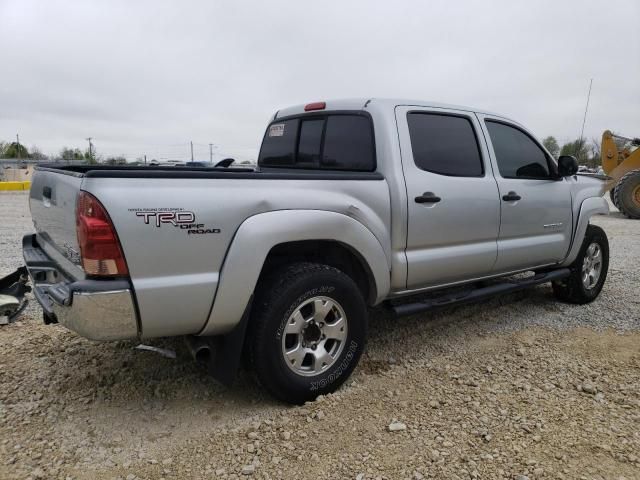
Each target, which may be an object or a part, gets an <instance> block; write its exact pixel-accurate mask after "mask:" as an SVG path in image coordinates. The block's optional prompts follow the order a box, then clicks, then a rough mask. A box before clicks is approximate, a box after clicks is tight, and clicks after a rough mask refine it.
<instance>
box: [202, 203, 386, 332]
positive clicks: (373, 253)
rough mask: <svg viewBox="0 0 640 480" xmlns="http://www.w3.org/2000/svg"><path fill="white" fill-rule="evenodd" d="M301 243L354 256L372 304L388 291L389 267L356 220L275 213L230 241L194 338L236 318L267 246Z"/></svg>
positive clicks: (251, 221) (223, 328)
mask: <svg viewBox="0 0 640 480" xmlns="http://www.w3.org/2000/svg"><path fill="white" fill-rule="evenodd" d="M303 240H334V241H337V242H341V243H343V244H345V245H347V246H349V247H351V248H352V249H353V250H355V251H356V252H358V254H359V255H360V256H361V257H362V259H363V260H364V261H365V262H366V263H367V265H368V267H369V270H370V272H371V274H372V276H373V283H374V285H375V287H376V294H375V302H374V303H378V302H380V301H382V299H384V298H385V297H386V296H387V294H388V292H389V289H390V270H391V269H390V263H389V259H388V258H387V256H386V255H385V253H384V248H383V247H382V245H381V244H380V242H379V241H378V239H377V238H376V237H375V235H374V234H373V233H372V232H371V230H369V229H368V228H367V227H365V226H364V225H363V224H362V223H361V222H359V221H358V220H355V219H354V218H351V217H349V216H347V215H343V214H341V213H336V212H330V211H325V210H278V211H274V212H267V213H261V214H257V215H254V216H252V217H249V218H248V219H246V220H245V221H244V222H243V223H242V224H241V225H240V227H238V230H237V231H236V234H235V236H234V237H233V240H232V242H231V245H230V247H229V250H228V251H227V256H226V258H225V261H224V264H223V266H222V269H221V272H220V281H219V283H218V288H217V291H216V294H215V298H214V301H213V307H212V309H211V312H210V314H209V318H208V320H207V323H206V325H205V326H204V328H203V329H202V330H201V331H200V333H198V335H202V336H205V335H219V334H224V333H227V332H229V331H230V330H231V329H232V328H233V327H234V326H235V325H236V324H237V323H238V322H239V321H240V319H241V318H242V315H243V312H244V310H245V308H246V306H247V304H248V302H249V300H250V298H251V296H252V295H253V291H254V289H255V287H256V284H257V281H258V277H259V276H260V272H261V271H262V267H263V265H264V262H265V260H266V258H267V255H268V254H269V252H270V251H271V249H272V248H273V247H275V246H276V245H278V244H281V243H286V242H295V241H303Z"/></svg>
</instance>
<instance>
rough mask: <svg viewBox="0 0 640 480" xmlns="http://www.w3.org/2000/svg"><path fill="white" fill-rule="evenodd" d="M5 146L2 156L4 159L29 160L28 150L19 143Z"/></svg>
mask: <svg viewBox="0 0 640 480" xmlns="http://www.w3.org/2000/svg"><path fill="white" fill-rule="evenodd" d="M5 145H6V147H5V148H4V152H3V155H2V156H3V157H4V158H29V150H27V149H26V148H25V146H24V145H22V144H21V143H18V142H13V143H9V144H5Z"/></svg>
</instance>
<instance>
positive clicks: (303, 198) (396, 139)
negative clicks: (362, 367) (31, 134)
mask: <svg viewBox="0 0 640 480" xmlns="http://www.w3.org/2000/svg"><path fill="white" fill-rule="evenodd" d="M576 172H577V163H576V161H575V159H574V158H573V157H561V158H560V159H559V160H558V161H557V162H556V161H555V160H554V158H553V157H552V156H551V155H550V154H549V153H548V152H547V151H546V150H545V149H544V147H543V146H542V145H541V144H540V142H538V141H537V140H536V139H535V137H534V136H533V135H532V134H531V133H529V132H528V131H527V130H526V129H525V128H524V127H523V126H522V125H519V124H518V123H516V122H514V121H512V120H509V119H507V118H505V117H503V116H500V115H496V114H492V113H488V112H484V111H480V110H477V109H473V108H467V107H459V106H450V105H441V104H436V103H432V102H423V101H401V100H386V99H355V100H340V101H328V102H316V103H310V104H307V105H300V106H295V107H291V108H287V109H284V110H280V111H278V112H276V114H275V115H274V116H273V118H272V119H271V121H270V122H269V125H268V126H267V129H266V132H265V135H264V139H263V142H262V147H261V149H260V154H259V159H258V167H257V168H256V169H240V168H190V167H162V166H159V167H153V168H151V167H112V166H81V167H78V166H61V165H50V166H42V167H39V168H37V170H36V173H35V175H34V178H33V183H32V187H31V193H30V206H31V214H32V216H33V222H34V226H35V230H36V233H35V234H34V235H28V236H26V237H25V238H24V245H23V251H24V259H25V262H26V266H27V269H28V272H29V276H30V278H31V281H32V284H33V291H34V294H35V296H36V298H37V299H38V301H39V302H40V303H41V305H42V307H43V310H44V320H45V322H46V323H61V324H63V325H64V326H66V327H67V328H69V329H71V330H73V331H75V332H77V333H78V334H80V335H82V336H84V337H86V338H89V339H93V340H116V339H135V338H152V337H166V336H186V338H187V339H188V344H189V345H190V349H191V351H192V353H193V355H194V357H195V358H196V359H197V360H198V361H200V362H202V363H204V364H206V365H207V366H208V368H209V370H210V372H211V373H212V374H213V375H214V376H215V377H216V378H218V379H220V380H221V381H223V382H229V381H231V379H232V378H233V377H234V375H235V373H236V370H237V368H238V365H239V363H240V362H241V358H245V359H246V360H248V365H249V367H250V368H251V369H252V370H253V372H254V373H255V374H256V377H257V379H258V381H259V382H260V383H261V384H262V385H263V386H264V387H265V388H266V389H267V390H268V391H269V392H271V393H272V394H273V395H275V396H276V397H278V398H280V399H282V400H285V401H289V402H294V403H299V402H303V401H306V400H309V399H312V398H314V397H315V396H317V395H319V394H326V393H329V392H332V391H334V390H335V389H336V388H338V386H339V385H340V384H341V383H342V382H344V381H345V379H346V378H347V377H348V376H349V375H350V373H351V372H352V371H353V369H354V368H355V366H356V364H357V363H358V359H359V357H360V355H361V354H362V352H363V349H364V348H365V343H366V339H367V315H368V313H367V309H368V307H369V306H374V305H378V304H383V305H385V306H387V307H388V308H389V309H391V310H392V311H393V312H394V313H395V314H397V315H407V314H414V313H418V312H422V311H425V310H428V309H430V308H434V307H440V306H444V305H451V304H454V303H459V302H467V301H472V300H476V299H480V298H484V297H486V296H489V295H494V294H498V293H502V292H509V291H513V290H517V289H521V288H525V287H529V286H532V285H537V284H541V283H545V282H552V286H553V292H554V293H555V295H556V297H557V298H558V299H560V300H562V301H568V302H573V303H579V304H581V303H587V302H590V301H592V300H594V299H595V298H596V297H597V296H598V294H599V293H600V290H601V289H602V286H603V283H604V281H605V278H606V275H607V268H608V261H609V247H608V242H607V237H606V235H605V233H604V231H603V230H602V229H600V228H598V227H597V226H593V225H590V224H589V219H590V218H591V216H593V215H594V214H606V213H608V206H607V203H606V202H605V200H604V199H603V198H602V194H603V188H604V186H605V181H604V180H603V179H599V178H594V177H584V176H577V175H576ZM526 272H529V273H528V274H527V273H526ZM516 274H518V275H516Z"/></svg>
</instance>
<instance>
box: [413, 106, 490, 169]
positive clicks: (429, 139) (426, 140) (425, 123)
mask: <svg viewBox="0 0 640 480" xmlns="http://www.w3.org/2000/svg"><path fill="white" fill-rule="evenodd" d="M407 122H408V124H409V135H410V137H411V149H412V151H413V160H414V162H415V164H416V166H417V167H418V168H419V169H421V170H426V171H427V172H433V173H437V174H440V175H449V176H454V177H481V176H482V175H483V174H484V170H483V165H482V157H481V156H480V148H479V147H478V140H477V138H476V134H475V132H474V129H473V125H472V123H471V121H470V120H469V119H468V118H467V117H463V116H459V115H446V114H440V113H422V112H409V113H408V114H407Z"/></svg>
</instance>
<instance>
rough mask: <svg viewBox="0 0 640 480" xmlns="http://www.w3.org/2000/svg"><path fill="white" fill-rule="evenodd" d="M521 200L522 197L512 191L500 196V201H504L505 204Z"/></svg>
mask: <svg viewBox="0 0 640 480" xmlns="http://www.w3.org/2000/svg"><path fill="white" fill-rule="evenodd" d="M521 199H522V197H521V196H520V195H518V194H517V193H516V192H513V191H512V192H509V193H507V194H506V195H503V196H502V200H504V201H505V202H515V201H516V200H521Z"/></svg>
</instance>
